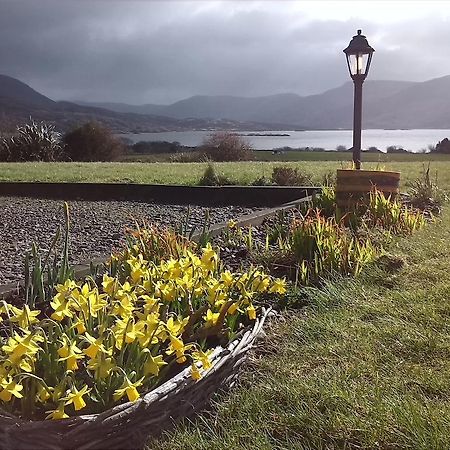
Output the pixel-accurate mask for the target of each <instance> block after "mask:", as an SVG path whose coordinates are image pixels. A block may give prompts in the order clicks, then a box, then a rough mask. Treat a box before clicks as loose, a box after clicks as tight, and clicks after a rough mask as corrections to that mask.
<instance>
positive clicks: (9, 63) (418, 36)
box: [0, 0, 450, 103]
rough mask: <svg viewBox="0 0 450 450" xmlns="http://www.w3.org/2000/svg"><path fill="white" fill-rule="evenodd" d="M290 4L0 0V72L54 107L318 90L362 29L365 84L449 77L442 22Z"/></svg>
mask: <svg viewBox="0 0 450 450" xmlns="http://www.w3.org/2000/svg"><path fill="white" fill-rule="evenodd" d="M295 3H296V2H290V1H284V2H282V1H279V2H275V3H274V2H265V1H262V2H251V1H247V2H245V1H244V2H242V1H241V2H239V3H235V2H231V1H224V2H219V1H213V0H211V1H204V2H202V1H192V2H189V1H181V2H175V1H171V0H165V1H162V2H156V1H125V0H124V1H106V0H104V1H87V0H85V1H83V0H81V1H80V0H77V1H75V0H52V1H50V0H28V1H25V0H0V55H1V58H0V73H4V74H8V75H11V76H14V77H17V78H19V79H21V80H23V81H25V82H27V83H28V84H30V85H31V86H32V87H34V88H35V89H37V90H39V91H40V92H42V93H44V94H46V95H48V96H50V97H52V98H55V99H80V100H98V101H124V102H130V103H146V102H153V103H158V102H160V103H167V102H172V101H175V100H178V99H181V98H184V97H188V96H190V95H195V94H208V95H214V94H231V95H248V96H255V95H265V94H273V93H279V92H296V93H299V94H309V93H318V92H321V91H324V90H326V89H329V88H333V87H335V86H338V85H339V84H342V83H343V82H345V81H347V80H348V75H347V73H346V65H345V60H344V56H343V53H342V49H343V48H344V47H345V46H346V45H347V44H348V41H349V39H350V38H351V36H352V35H353V34H354V32H355V30H356V29H357V28H360V27H362V28H363V30H364V32H365V34H367V36H368V37H369V39H370V42H371V44H373V46H374V47H375V48H376V54H375V57H374V63H373V69H372V70H371V74H370V76H371V78H378V79H404V80H425V79H429V78H433V77H437V76H441V75H447V74H450V63H449V62H448V57H447V55H448V45H449V44H448V43H449V42H450V27H449V26H448V22H447V21H446V18H445V17H434V18H433V20H426V18H425V20H424V19H420V20H419V19H414V18H413V19H404V20H403V19H401V18H399V19H398V20H397V21H395V23H392V20H391V21H390V23H386V24H383V21H382V20H379V19H378V20H375V19H373V18H371V17H365V16H364V15H361V14H360V13H358V14H356V12H355V14H354V16H353V17H352V15H349V16H348V18H343V17H342V16H340V17H339V19H336V18H333V14H330V12H329V11H328V14H325V13H324V17H328V19H321V20H319V19H315V18H314V17H310V16H308V15H307V14H306V12H307V9H308V8H307V5H306V6H305V10H304V11H301V9H299V8H298V7H297V6H298V5H296V4H295ZM302 3H304V4H305V2H302ZM335 3H336V8H339V2H337V1H336V2H335ZM355 3H356V2H355ZM361 3H364V2H358V4H361ZM443 3H445V2H443ZM315 4H316V7H317V4H320V1H316V2H315ZM324 7H325V3H324ZM382 7H385V8H386V15H387V17H388V14H389V2H385V3H384V6H383V5H382ZM358 16H359V17H365V18H364V19H363V20H362V19H360V18H358ZM390 19H392V17H390Z"/></svg>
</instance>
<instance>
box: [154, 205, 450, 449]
mask: <svg viewBox="0 0 450 450" xmlns="http://www.w3.org/2000/svg"><path fill="white" fill-rule="evenodd" d="M390 251H391V252H395V254H396V255H398V256H400V257H401V258H403V259H404V261H405V265H404V267H403V268H402V269H401V270H399V271H397V272H392V271H390V270H387V269H382V268H380V266H378V267H373V268H372V269H371V270H369V271H367V272H366V273H365V274H364V276H362V277H361V278H359V279H357V280H342V279H341V280H335V281H334V282H332V283H329V284H328V285H326V286H325V287H324V288H323V289H321V290H318V289H308V290H306V292H305V294H306V295H307V298H308V302H309V306H307V307H306V308H305V309H304V310H303V311H286V312H284V313H283V314H282V316H281V317H280V318H279V319H278V320H276V321H274V322H273V323H272V324H271V326H270V329H269V330H268V335H267V338H266V339H265V342H264V343H263V344H262V346H261V348H260V350H259V353H257V354H256V355H255V356H254V358H253V359H252V362H251V364H250V365H249V366H248V368H247V370H246V372H245V373H244V374H243V377H242V378H241V382H240V385H239V386H238V387H236V388H234V389H233V390H232V391H231V393H229V394H228V395H223V396H220V397H219V398H216V400H217V401H218V403H217V404H216V405H215V408H214V409H213V411H212V412H211V413H209V414H206V415H204V416H200V417H198V418H197V419H196V420H194V422H193V423H186V424H184V425H181V426H179V427H178V428H177V429H176V431H174V432H172V433H169V434H167V435H165V436H163V437H162V438H161V439H159V440H157V441H152V442H151V443H149V448H152V449H156V448H166V449H173V450H177V449H179V450H182V449H183V450H188V449H192V450H194V449H195V450H206V449H211V450H213V449H214V450H228V449H235V450H237V449H255V450H258V449H261V450H263V449H264V450H265V449H280V450H281V449H415V450H432V449H435V450H444V449H449V448H450V382H449V380H450V320H449V319H450V299H449V294H450V260H449V259H448V255H449V254H450V214H449V212H446V213H445V215H444V216H443V218H442V219H441V220H439V221H438V222H437V223H435V224H432V225H430V226H428V227H426V228H425V229H424V230H423V231H421V232H418V233H417V234H416V235H414V237H412V238H402V239H398V240H397V241H395V242H394V243H393V244H392V245H391V248H390ZM385 267H388V266H387V265H386V266H385Z"/></svg>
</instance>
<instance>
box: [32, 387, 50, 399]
mask: <svg viewBox="0 0 450 450" xmlns="http://www.w3.org/2000/svg"><path fill="white" fill-rule="evenodd" d="M50 397H51V393H50V392H49V391H48V390H47V389H46V388H45V387H44V386H42V385H41V384H38V387H37V392H36V401H37V402H39V403H45V402H46V401H47V400H48V399H49V398H50Z"/></svg>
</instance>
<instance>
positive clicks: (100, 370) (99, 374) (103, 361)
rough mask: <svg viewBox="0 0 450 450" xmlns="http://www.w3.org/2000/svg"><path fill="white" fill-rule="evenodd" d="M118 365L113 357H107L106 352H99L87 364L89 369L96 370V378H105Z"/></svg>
mask: <svg viewBox="0 0 450 450" xmlns="http://www.w3.org/2000/svg"><path fill="white" fill-rule="evenodd" d="M115 367H116V364H115V363H114V360H113V358H112V357H107V356H106V355H105V354H104V353H97V356H96V358H94V359H91V360H90V361H89V364H88V366H87V368H88V369H90V370H93V371H94V372H95V379H97V380H103V379H105V378H106V377H108V375H109V374H110V373H111V370H112V369H114V368H115Z"/></svg>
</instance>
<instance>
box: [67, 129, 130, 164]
mask: <svg viewBox="0 0 450 450" xmlns="http://www.w3.org/2000/svg"><path fill="white" fill-rule="evenodd" d="M63 142H64V146H65V151H66V154H67V156H68V158H70V159H71V160H72V161H113V160H115V159H117V158H118V157H119V156H120V155H122V154H123V152H124V151H125V144H124V143H123V142H122V141H121V140H120V139H119V138H117V137H116V136H114V135H113V134H112V132H111V130H109V129H108V128H106V127H104V126H103V125H101V124H99V123H97V122H88V123H85V124H84V125H82V126H80V127H78V128H75V129H74V130H72V131H69V132H68V133H66V134H65V135H64V137H63Z"/></svg>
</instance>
